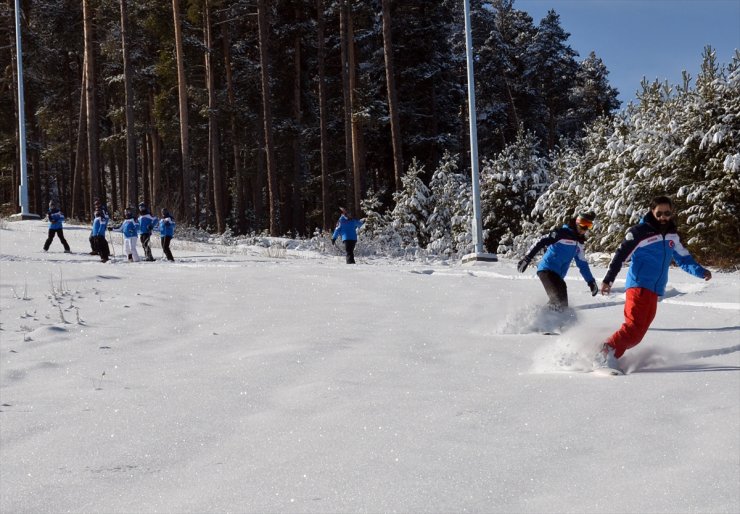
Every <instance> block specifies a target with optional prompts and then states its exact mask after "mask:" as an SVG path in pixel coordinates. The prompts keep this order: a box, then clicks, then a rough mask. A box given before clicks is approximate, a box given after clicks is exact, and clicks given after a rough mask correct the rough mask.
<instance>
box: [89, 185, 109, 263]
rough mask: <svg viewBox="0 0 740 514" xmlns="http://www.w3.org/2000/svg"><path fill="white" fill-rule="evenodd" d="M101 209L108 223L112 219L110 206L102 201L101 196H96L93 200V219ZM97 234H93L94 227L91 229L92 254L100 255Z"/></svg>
mask: <svg viewBox="0 0 740 514" xmlns="http://www.w3.org/2000/svg"><path fill="white" fill-rule="evenodd" d="M98 211H100V213H101V215H102V216H103V217H104V218H105V219H106V225H107V224H108V222H109V221H110V213H109V212H108V206H107V205H105V202H101V201H100V198H95V199H94V200H93V220H94V219H95V217H96V216H95V213H96V212H98ZM95 237H97V236H95V234H93V231H92V229H91V230H90V255H98V250H97V249H96V248H97V244H98V243H97V240H96V239H95Z"/></svg>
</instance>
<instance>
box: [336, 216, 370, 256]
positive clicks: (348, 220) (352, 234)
mask: <svg viewBox="0 0 740 514" xmlns="http://www.w3.org/2000/svg"><path fill="white" fill-rule="evenodd" d="M339 212H340V213H341V215H340V216H339V221H337V227H336V228H335V229H334V233H333V234H332V236H331V244H336V242H337V237H339V236H340V235H341V236H342V241H344V249H345V251H346V252H347V264H355V246H356V245H357V229H358V228H360V227H361V226H362V225H363V224H364V223H363V222H362V220H357V219H354V218H353V217H352V214H350V213H349V212H348V211H347V209H345V208H344V207H340V208H339Z"/></svg>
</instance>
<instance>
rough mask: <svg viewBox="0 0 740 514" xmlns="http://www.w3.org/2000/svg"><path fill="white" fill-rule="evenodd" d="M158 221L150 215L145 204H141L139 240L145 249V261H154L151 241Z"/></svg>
mask: <svg viewBox="0 0 740 514" xmlns="http://www.w3.org/2000/svg"><path fill="white" fill-rule="evenodd" d="M158 221H159V220H158V219H157V218H155V217H154V216H152V215H151V214H150V213H149V208H148V207H147V206H146V204H145V203H144V202H141V203H140V204H139V240H140V241H141V246H142V248H144V260H147V261H153V260H154V256H153V255H152V247H151V243H150V239H151V237H152V230H154V226H155V225H156V224H157V223H158Z"/></svg>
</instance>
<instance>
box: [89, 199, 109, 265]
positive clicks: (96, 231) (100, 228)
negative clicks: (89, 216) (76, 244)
mask: <svg viewBox="0 0 740 514" xmlns="http://www.w3.org/2000/svg"><path fill="white" fill-rule="evenodd" d="M106 228H108V218H107V217H106V216H105V215H104V214H103V211H102V210H100V209H98V210H96V211H95V219H94V220H93V225H92V236H91V237H93V238H94V240H93V242H94V243H95V246H94V250H95V254H96V255H100V261H101V262H108V258H109V257H110V248H108V241H106V239H105V230H106Z"/></svg>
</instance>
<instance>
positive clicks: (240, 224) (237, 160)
mask: <svg viewBox="0 0 740 514" xmlns="http://www.w3.org/2000/svg"><path fill="white" fill-rule="evenodd" d="M221 27H222V35H221V38H222V42H223V49H224V68H225V69H226V96H227V98H228V101H229V125H230V129H231V148H232V154H233V158H234V178H235V182H236V184H235V186H236V188H235V189H236V192H235V193H234V211H235V213H236V225H237V231H238V232H239V233H240V234H243V233H245V232H246V230H247V220H246V216H245V211H246V205H245V198H244V194H245V186H244V170H243V169H242V157H241V151H240V150H241V137H240V129H239V127H238V126H237V123H236V109H237V107H236V97H235V95H234V77H233V73H232V71H231V36H230V32H229V23H228V21H227V20H226V10H225V9H224V10H223V11H222V14H221Z"/></svg>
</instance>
